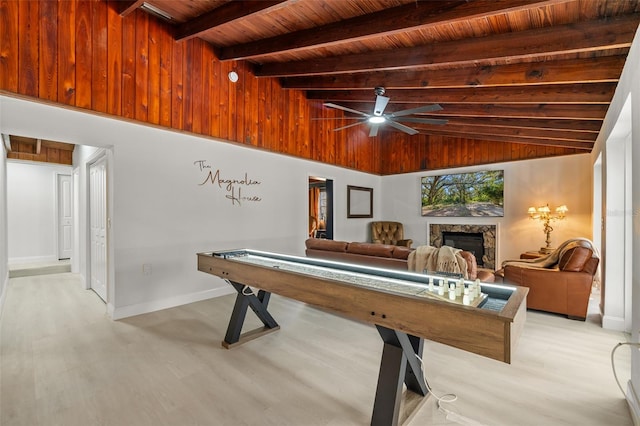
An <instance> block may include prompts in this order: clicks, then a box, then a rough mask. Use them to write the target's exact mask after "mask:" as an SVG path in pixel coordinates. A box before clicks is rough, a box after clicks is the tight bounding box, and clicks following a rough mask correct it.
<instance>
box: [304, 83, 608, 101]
mask: <svg viewBox="0 0 640 426" xmlns="http://www.w3.org/2000/svg"><path fill="white" fill-rule="evenodd" d="M615 88H616V84H615V83H580V84H541V85H536V86H512V87H475V88H467V89H461V88H454V89H421V90H401V89H396V90H387V92H386V93H385V96H388V97H390V98H391V100H392V101H394V102H406V103H421V104H429V103H439V104H446V103H494V104H495V103H516V104H520V103H525V104H543V103H544V104H554V103H562V104H571V103H576V104H608V103H609V102H610V101H611V98H612V97H613V93H614V91H615ZM374 97H375V96H374V95H373V93H372V91H369V90H344V91H333V90H324V91H309V92H307V98H308V99H322V100H325V101H337V102H340V101H345V100H346V101H367V100H370V99H373V98H374Z"/></svg>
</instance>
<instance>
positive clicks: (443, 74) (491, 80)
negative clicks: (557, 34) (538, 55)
mask: <svg viewBox="0 0 640 426" xmlns="http://www.w3.org/2000/svg"><path fill="white" fill-rule="evenodd" d="M625 60H626V56H623V55H618V56H601V57H598V58H586V59H570V60H562V61H547V62H529V63H521V64H509V65H495V66H489V65H486V66H473V67H465V68H457V69H435V70H408V71H376V72H371V73H366V74H363V73H357V74H338V75H329V76H306V77H289V78H283V79H282V81H281V84H282V87H284V88H289V89H302V90H321V89H341V90H350V89H367V88H369V89H371V88H374V87H378V86H382V87H384V88H386V89H420V88H435V87H441V88H454V87H480V86H512V85H528V84H545V83H554V84H557V83H564V84H568V83H589V82H616V81H618V79H619V78H620V72H621V70H622V67H623V66H624V62H625Z"/></svg>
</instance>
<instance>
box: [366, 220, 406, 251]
mask: <svg viewBox="0 0 640 426" xmlns="http://www.w3.org/2000/svg"><path fill="white" fill-rule="evenodd" d="M371 241H372V242H374V243H376V244H391V245H394V246H404V247H411V244H413V240H411V239H405V238H404V227H403V226H402V224H401V223H400V222H389V221H382V222H371Z"/></svg>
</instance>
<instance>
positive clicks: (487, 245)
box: [428, 223, 497, 270]
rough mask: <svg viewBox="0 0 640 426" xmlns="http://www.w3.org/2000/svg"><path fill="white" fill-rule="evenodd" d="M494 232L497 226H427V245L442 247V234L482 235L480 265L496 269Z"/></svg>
mask: <svg viewBox="0 0 640 426" xmlns="http://www.w3.org/2000/svg"><path fill="white" fill-rule="evenodd" d="M496 231H497V225H456V224H437V223H431V224H429V238H428V240H429V245H431V246H433V247H441V246H442V233H443V232H470V233H482V239H483V244H484V256H482V263H483V264H484V266H483V267H484V268H487V269H492V270H495V269H496V252H497V250H496Z"/></svg>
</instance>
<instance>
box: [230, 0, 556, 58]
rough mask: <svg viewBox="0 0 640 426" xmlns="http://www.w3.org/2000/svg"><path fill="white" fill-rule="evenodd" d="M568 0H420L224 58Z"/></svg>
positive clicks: (249, 46) (240, 48) (236, 49)
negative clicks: (424, 0) (470, 0)
mask: <svg viewBox="0 0 640 426" xmlns="http://www.w3.org/2000/svg"><path fill="white" fill-rule="evenodd" d="M566 2H567V0H547V1H539V0H476V1H473V2H466V1H446V2H445V1H439V2H417V3H415V4H413V3H412V4H408V5H404V6H398V7H395V8H392V9H386V10H383V11H381V12H377V13H371V14H367V15H363V16H358V17H355V18H352V19H347V20H343V21H339V22H335V23H332V24H328V25H324V26H320V27H315V28H313V29H309V30H302V31H297V32H294V33H289V34H285V35H282V36H277V37H271V38H268V39H263V40H257V41H254V42H250V43H245V44H240V45H235V46H229V47H225V48H222V49H221V51H220V59H221V60H229V59H247V58H256V57H260V56H264V55H267V54H273V53H277V52H284V51H292V50H298V49H304V48H310V47H319V46H324V45H327V44H335V43H345V42H353V41H355V40H358V39H361V38H366V37H371V36H384V35H392V34H396V33H398V32H405V31H411V30H418V29H424V28H428V27H431V26H434V25H444V24H452V23H456V22H463V21H468V20H470V19H476V18H482V19H486V18H487V17H490V16H493V15H497V14H502V13H506V12H514V11H517V10H524V9H533V8H537V7H543V6H548V5H551V4H558V3H566Z"/></svg>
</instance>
